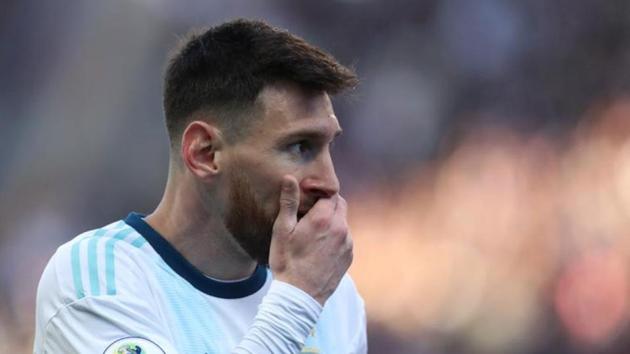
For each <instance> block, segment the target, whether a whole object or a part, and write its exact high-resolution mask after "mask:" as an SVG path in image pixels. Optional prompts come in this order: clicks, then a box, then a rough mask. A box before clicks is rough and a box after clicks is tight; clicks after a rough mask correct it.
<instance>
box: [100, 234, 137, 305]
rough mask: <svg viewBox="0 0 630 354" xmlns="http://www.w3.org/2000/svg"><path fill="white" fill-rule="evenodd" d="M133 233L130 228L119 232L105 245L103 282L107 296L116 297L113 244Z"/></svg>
mask: <svg viewBox="0 0 630 354" xmlns="http://www.w3.org/2000/svg"><path fill="white" fill-rule="evenodd" d="M132 232H133V229H132V228H131V227H128V228H126V229H124V230H121V231H119V232H118V233H117V234H115V235H114V236H112V238H110V239H109V240H107V243H105V281H106V284H107V295H116V268H115V266H114V244H115V243H116V241H118V240H124V239H125V237H127V235H129V234H130V233H132Z"/></svg>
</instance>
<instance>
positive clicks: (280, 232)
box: [146, 83, 352, 304]
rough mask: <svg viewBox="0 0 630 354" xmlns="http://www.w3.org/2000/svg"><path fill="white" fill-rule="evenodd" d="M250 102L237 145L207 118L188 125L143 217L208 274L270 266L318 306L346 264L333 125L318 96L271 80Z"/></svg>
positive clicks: (229, 275)
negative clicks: (248, 120) (256, 109)
mask: <svg viewBox="0 0 630 354" xmlns="http://www.w3.org/2000/svg"><path fill="white" fill-rule="evenodd" d="M257 100H258V103H260V106H261V107H262V108H261V112H260V116H259V117H257V118H256V119H255V120H254V122H253V123H252V125H251V126H250V127H249V129H248V130H247V135H246V136H245V137H242V138H240V139H238V140H237V141H236V142H233V143H228V142H227V140H226V139H224V138H223V136H224V134H223V132H222V131H221V129H220V128H219V126H218V125H216V124H213V123H212V122H213V119H212V117H206V119H198V120H194V121H192V122H190V123H189V124H188V125H187V127H186V129H185V130H184V132H183V134H182V138H181V149H180V151H176V152H173V153H172V157H171V167H170V171H169V179H168V182H167V186H166V188H165V192H164V196H163V198H162V201H161V202H160V204H159V205H158V207H157V208H156V210H155V211H154V212H153V213H152V214H150V215H149V216H147V218H146V221H147V222H148V223H149V224H150V225H151V226H152V227H153V228H155V229H156V230H157V231H158V232H160V233H161V234H162V235H163V236H164V237H165V238H166V239H167V240H168V241H169V242H170V243H171V244H172V245H173V246H174V247H175V248H176V249H177V250H178V251H179V252H180V253H181V254H182V255H183V256H184V257H185V258H186V259H187V260H188V261H190V263H191V264H193V265H194V266H195V267H196V268H198V269H199V270H200V271H201V272H203V273H204V274H206V275H208V276H211V277H213V278H217V279H224V280H232V279H242V278H245V277H247V276H249V275H251V274H252V272H253V271H254V269H255V267H256V265H257V264H258V263H262V264H269V266H270V267H271V270H272V272H273V273H274V277H275V278H276V279H278V280H282V281H285V282H287V283H290V284H292V285H295V286H297V287H299V288H301V289H302V290H304V291H305V292H307V293H308V294H310V295H311V296H313V297H314V298H315V299H316V300H317V301H319V302H320V303H321V304H323V303H324V302H325V301H326V299H327V298H328V297H329V296H330V295H331V294H332V292H333V291H334V289H335V288H336V287H337V285H338V283H339V281H340V280H341V278H342V276H343V274H344V273H345V272H346V270H347V269H348V267H349V266H350V263H351V262H352V240H351V237H350V235H349V233H348V227H347V222H346V208H347V206H346V202H345V200H344V199H343V198H342V197H341V196H340V195H339V181H338V179H337V176H336V174H335V169H334V165H333V161H332V158H331V155H330V145H331V143H332V142H333V140H334V139H335V137H336V136H338V135H339V134H340V133H341V128H340V126H339V122H338V121H337V118H336V117H335V115H334V111H333V108H332V104H331V102H330V98H329V97H328V95H327V94H326V93H325V92H313V91H306V90H303V89H301V88H299V87H298V86H296V85H294V84H290V83H277V84H273V85H268V86H266V87H265V88H264V89H263V90H262V92H261V93H260V94H259V96H258V98H257Z"/></svg>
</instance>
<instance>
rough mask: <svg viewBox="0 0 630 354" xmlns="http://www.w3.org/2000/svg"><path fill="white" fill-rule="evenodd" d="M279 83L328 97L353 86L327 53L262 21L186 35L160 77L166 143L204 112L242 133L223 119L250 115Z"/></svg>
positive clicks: (351, 75) (349, 72) (233, 23)
mask: <svg viewBox="0 0 630 354" xmlns="http://www.w3.org/2000/svg"><path fill="white" fill-rule="evenodd" d="M279 81H288V82H292V83H296V84H298V85H299V86H300V87H303V88H305V89H312V90H319V91H325V92H327V93H329V94H336V93H339V92H340V91H343V90H345V89H347V88H352V87H354V86H356V84H357V82H358V81H357V77H356V75H355V74H354V72H353V71H352V70H351V69H349V68H347V67H345V66H343V65H341V64H340V63H339V62H337V60H335V58H333V57H332V56H331V55H330V54H328V53H326V52H324V51H322V50H321V49H319V48H316V47H314V46H312V45H310V44H308V43H307V42H306V41H304V40H303V39H302V38H299V37H297V36H294V35H292V34H290V33H289V32H287V31H285V30H281V29H278V28H274V27H271V26H269V25H268V24H266V23H264V22H261V21H251V20H244V19H239V20H235V21H231V22H227V23H224V24H222V25H220V26H216V27H211V28H209V29H206V30H204V31H202V32H196V33H191V34H189V35H188V36H187V37H186V39H185V40H184V41H183V42H182V45H181V46H180V47H179V49H177V50H176V51H175V52H174V55H172V56H171V58H170V60H169V62H168V66H167V68H166V73H165V77H164V97H163V99H164V102H163V103H164V112H165V116H166V126H167V129H168V133H169V136H170V140H171V144H173V143H176V142H177V141H178V140H179V135H180V134H181V133H182V130H183V128H184V127H185V124H186V123H187V122H188V121H189V119H190V117H191V115H192V114H193V113H196V112H199V111H203V110H208V111H211V112H213V113H214V115H215V116H217V117H219V120H223V122H221V121H220V122H218V123H219V124H222V123H223V124H224V126H230V127H231V128H230V129H231V130H242V129H244V127H243V125H247V122H246V121H240V120H239V124H238V125H237V126H235V125H234V124H233V123H234V122H227V121H225V120H230V119H232V120H237V116H238V115H239V114H240V115H242V113H243V112H248V111H251V109H252V108H253V106H254V103H255V101H256V98H257V96H258V94H259V93H260V91H261V90H262V89H263V87H264V86H265V85H267V84H271V83H274V82H279ZM246 115H247V116H249V115H250V114H246ZM232 133H235V132H232ZM236 133H237V132H236Z"/></svg>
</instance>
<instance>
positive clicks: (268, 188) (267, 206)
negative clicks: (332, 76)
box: [225, 84, 341, 264]
mask: <svg viewBox="0 0 630 354" xmlns="http://www.w3.org/2000/svg"><path fill="white" fill-rule="evenodd" d="M259 100H260V101H261V102H262V105H263V107H264V109H263V113H262V114H261V117H260V118H259V119H256V120H255V121H254V122H253V123H251V124H252V126H251V127H250V129H249V131H248V133H247V136H246V137H244V138H242V139H241V140H239V141H238V142H237V143H235V144H233V145H232V146H231V147H230V148H229V149H228V150H226V157H227V160H229V162H228V164H227V165H229V166H228V167H227V168H226V170H227V171H226V177H227V183H228V196H227V208H226V214H225V225H226V227H227V229H228V230H229V231H230V232H231V234H232V236H233V237H234V238H235V239H236V240H237V241H238V243H239V244H240V245H241V247H243V249H244V250H245V251H246V252H247V253H248V254H249V255H250V256H251V257H252V258H253V259H255V260H256V261H258V262H259V263H260V264H268V260H269V248H270V245H271V235H272V228H273V224H274V221H275V218H276V216H277V214H278V209H279V196H280V185H281V182H282V178H283V176H284V175H287V174H290V175H292V176H294V177H295V178H296V179H297V181H298V183H299V186H300V206H299V211H298V218H301V217H302V216H303V215H304V214H306V213H307V212H308V210H310V208H311V207H312V206H313V204H315V202H316V201H317V200H318V199H319V198H329V197H331V196H333V195H334V194H336V193H338V192H339V181H338V179H337V176H336V174H335V169H334V166H333V162H332V159H331V156H330V145H331V143H332V141H333V140H334V138H335V137H336V136H337V135H339V134H340V132H341V128H340V127H339V122H338V121H337V118H336V117H335V115H334V113H333V109H332V105H331V103H330V99H329V97H328V95H327V94H326V93H323V92H307V91H304V90H301V89H300V88H298V87H297V86H294V85H290V84H276V85H270V86H267V87H265V89H263V91H262V92H261V94H260V96H259Z"/></svg>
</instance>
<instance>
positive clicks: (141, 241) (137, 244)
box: [131, 235, 147, 248]
mask: <svg viewBox="0 0 630 354" xmlns="http://www.w3.org/2000/svg"><path fill="white" fill-rule="evenodd" d="M145 243H147V240H145V239H144V237H142V235H140V236H138V237H137V238H136V239H135V240H133V242H131V245H132V246H134V247H137V248H140V247H142V246H144V244H145Z"/></svg>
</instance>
